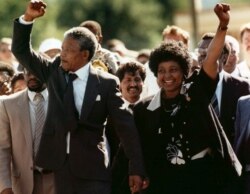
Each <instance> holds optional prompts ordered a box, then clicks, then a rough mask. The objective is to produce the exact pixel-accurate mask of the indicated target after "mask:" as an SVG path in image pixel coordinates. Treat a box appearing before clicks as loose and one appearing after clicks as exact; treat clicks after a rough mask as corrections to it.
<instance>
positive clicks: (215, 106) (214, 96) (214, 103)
mask: <svg viewBox="0 0 250 194" xmlns="http://www.w3.org/2000/svg"><path fill="white" fill-rule="evenodd" d="M211 104H212V106H213V108H214V111H215V113H216V115H217V116H218V117H219V116H220V109H219V104H218V100H217V97H216V94H214V95H213V98H212V100H211Z"/></svg>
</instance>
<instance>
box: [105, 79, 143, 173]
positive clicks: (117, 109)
mask: <svg viewBox="0 0 250 194" xmlns="http://www.w3.org/2000/svg"><path fill="white" fill-rule="evenodd" d="M108 109H109V114H110V116H111V118H112V121H113V124H114V127H115V130H116V132H117V135H118V137H119V139H120V141H121V144H122V146H123V148H124V151H125V154H126V156H127V157H128V159H129V174H130V175H141V176H144V175H145V171H144V163H143V159H142V151H141V144H140V140H139V136H138V131H137V129H136V126H135V123H134V119H133V115H132V114H131V113H130V112H129V111H128V110H127V109H126V108H125V106H124V102H123V100H122V99H121V94H120V92H119V90H118V85H117V83H116V82H115V81H113V82H112V83H111V85H110V87H109V97H108Z"/></svg>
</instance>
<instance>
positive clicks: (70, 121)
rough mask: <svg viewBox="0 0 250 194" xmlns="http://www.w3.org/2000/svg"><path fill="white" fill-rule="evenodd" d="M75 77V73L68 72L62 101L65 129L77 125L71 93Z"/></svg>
mask: <svg viewBox="0 0 250 194" xmlns="http://www.w3.org/2000/svg"><path fill="white" fill-rule="evenodd" d="M76 78H77V75H76V74H73V73H69V74H68V85H67V88H66V91H65V93H64V98H63V103H64V107H65V111H66V112H65V114H66V117H65V118H66V119H67V121H66V125H65V129H66V131H71V130H72V129H75V128H76V127H77V120H78V112H77V109H76V106H75V100H74V94H73V81H74V80H75V79H76Z"/></svg>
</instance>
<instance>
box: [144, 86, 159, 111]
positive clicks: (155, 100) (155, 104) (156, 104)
mask: <svg viewBox="0 0 250 194" xmlns="http://www.w3.org/2000/svg"><path fill="white" fill-rule="evenodd" d="M160 106H161V90H159V91H158V92H157V93H156V94H155V95H154V97H153V99H152V100H151V102H150V103H149V105H148V107H147V109H148V110H151V111H154V110H156V109H157V108H159V107H160Z"/></svg>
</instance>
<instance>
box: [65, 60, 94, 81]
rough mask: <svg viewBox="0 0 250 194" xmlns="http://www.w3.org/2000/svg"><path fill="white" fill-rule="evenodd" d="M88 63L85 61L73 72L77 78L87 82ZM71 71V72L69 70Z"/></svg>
mask: <svg viewBox="0 0 250 194" xmlns="http://www.w3.org/2000/svg"><path fill="white" fill-rule="evenodd" d="M89 69H90V63H87V64H86V65H84V66H83V67H81V68H80V69H78V70H77V71H75V72H74V73H75V74H76V75H77V79H81V80H82V81H85V82H87V80H88V76H89ZM69 73H71V72H69Z"/></svg>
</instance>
